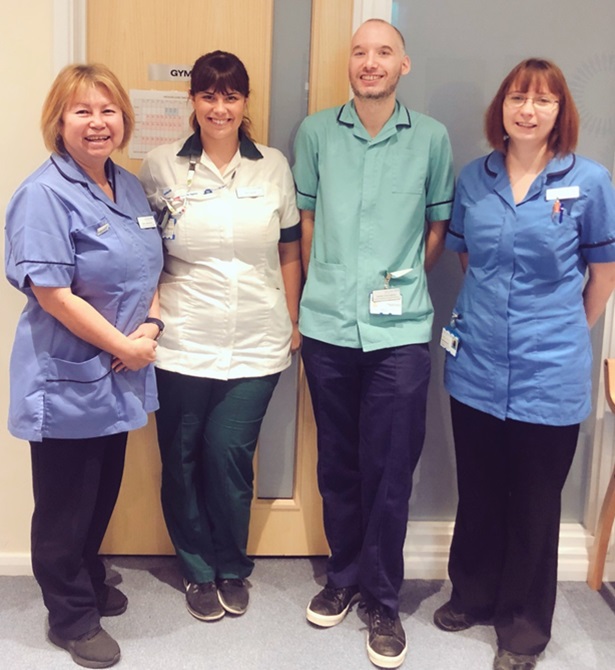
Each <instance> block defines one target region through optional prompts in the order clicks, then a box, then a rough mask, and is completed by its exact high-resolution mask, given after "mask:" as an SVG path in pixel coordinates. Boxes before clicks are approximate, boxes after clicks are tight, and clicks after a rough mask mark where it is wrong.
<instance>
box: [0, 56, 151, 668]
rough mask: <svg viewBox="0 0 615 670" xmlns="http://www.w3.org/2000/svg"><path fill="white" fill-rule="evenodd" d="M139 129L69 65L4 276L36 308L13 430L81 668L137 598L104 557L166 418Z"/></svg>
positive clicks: (64, 627)
mask: <svg viewBox="0 0 615 670" xmlns="http://www.w3.org/2000/svg"><path fill="white" fill-rule="evenodd" d="M133 126H134V115H133V111H132V107H131V105H130V100H129V99H128V96H127V94H126V92H125V91H124V89H123V88H122V86H121V85H120V83H119V81H118V80H117V78H116V77H115V76H114V75H113V73H111V72H110V71H109V70H108V69H107V68H106V67H105V66H103V65H71V66H69V67H67V68H65V69H64V70H62V72H60V74H59V75H58V77H57V78H56V80H55V82H54V83H53V85H52V87H51V90H50V92H49V94H48V96H47V99H46V101H45V105H44V107H43V115H42V129H43V136H44V139H45V144H46V146H47V148H48V149H50V150H51V151H52V152H53V153H52V155H51V157H50V158H49V160H47V161H46V162H45V163H43V165H42V166H41V167H40V168H39V169H38V170H36V172H34V173H33V174H32V175H30V177H28V178H27V179H26V180H25V182H24V183H23V184H22V185H21V186H20V187H19V188H18V189H17V191H16V193H15V195H14V196H13V198H12V200H11V202H10V203H9V206H8V208H7V214H6V275H7V278H8V280H9V281H10V282H11V284H12V285H13V286H14V287H15V288H17V289H18V290H20V291H21V292H22V293H23V294H24V295H25V296H26V298H27V302H26V306H25V308H24V310H23V312H22V314H21V317H20V319H19V323H18V326H17V334H16V337H15V342H14V345H13V351H12V355H11V367H10V383H11V393H10V396H11V400H10V408H9V430H10V431H11V433H12V434H13V435H15V436H16V437H19V438H22V439H24V440H28V441H29V442H30V448H31V456H32V478H33V487H34V514H33V516H32V535H31V537H32V568H33V571H34V576H35V577H36V580H37V581H38V583H39V585H40V587H41V591H42V593H43V599H44V601H45V605H46V607H47V609H48V610H49V639H50V640H51V641H52V642H53V643H54V644H56V645H58V646H59V647H62V648H65V649H67V650H68V651H69V652H70V654H71V656H72V658H73V660H74V661H75V662H76V663H78V664H79V665H83V666H85V667H90V668H106V667H109V666H111V665H114V664H115V663H117V661H118V660H119V658H120V648H119V646H118V644H117V643H116V641H115V640H113V638H111V637H110V636H109V635H108V634H107V633H106V631H105V630H104V629H102V628H101V626H100V618H101V616H115V615H119V614H122V613H123V612H124V611H125V610H126V607H127V598H126V596H125V595H124V594H123V593H122V592H121V591H119V589H116V588H115V587H114V586H111V585H109V584H106V583H105V576H106V575H105V566H104V564H103V562H102V560H101V559H100V557H99V556H98V550H99V547H100V544H101V542H102V539H103V536H104V534H105V531H106V529H107V524H108V522H109V518H110V516H111V513H112V511H113V507H114V505H115V501H116V499H117V495H118V492H119V487H120V483H121V479H122V472H123V468H124V453H125V449H126V438H127V434H128V431H130V430H132V429H134V428H139V427H141V426H143V425H145V423H146V422H147V414H148V412H152V411H154V410H155V409H156V408H157V407H158V402H157V399H156V381H155V377H154V369H153V367H152V362H153V361H154V359H155V357H156V346H157V345H156V341H155V340H156V337H157V336H158V334H159V331H160V326H161V325H162V324H161V322H160V320H159V319H158V316H159V312H158V304H157V300H156V286H157V282H158V277H159V275H160V271H161V268H162V244H161V241H160V235H159V233H158V230H157V229H156V223H155V218H154V216H153V213H152V211H151V209H150V207H149V205H148V203H147V199H146V197H145V194H144V193H143V189H142V188H141V186H140V184H139V182H138V180H137V179H136V177H134V176H133V175H131V174H130V173H128V172H126V171H125V170H123V169H122V168H120V167H118V166H117V165H115V164H114V163H113V162H112V161H111V159H110V158H109V156H110V155H111V152H112V151H114V150H115V149H118V148H121V147H123V146H125V145H126V144H127V142H128V140H129V139H130V135H131V131H132V128H133Z"/></svg>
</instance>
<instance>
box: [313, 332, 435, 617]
mask: <svg viewBox="0 0 615 670" xmlns="http://www.w3.org/2000/svg"><path fill="white" fill-rule="evenodd" d="M302 356H303V361H304V365H305V370H306V375H307V379H308V384H309V388H310V393H311V396H312V404H313V407H314V416H315V418H316V426H317V429H318V485H319V488H320V493H321V495H322V499H323V508H324V525H325V532H326V535H327V540H328V542H329V547H330V550H331V556H330V558H329V561H328V564H327V578H328V583H329V585H330V586H332V587H334V588H341V587H344V586H354V585H358V586H359V587H360V589H361V594H362V596H363V598H364V599H365V601H366V603H367V604H368V606H372V605H376V604H382V605H384V606H385V607H386V608H387V609H388V610H389V612H390V614H392V615H396V614H397V613H398V608H399V597H398V594H399V589H400V587H401V584H402V581H403V577H404V561H403V546H404V540H405V537H406V529H407V524H408V501H409V499H410V493H411V491H412V474H413V472H414V469H415V467H416V465H417V463H418V460H419V456H420V455H421V450H422V448H423V441H424V438H425V411H426V402H427V386H428V383H429V374H430V367H431V362H430V357H429V348H428V346H427V344H412V345H407V346H402V347H394V348H389V349H381V350H379V351H370V352H364V351H363V350H361V349H351V348H348V347H339V346H336V345H332V344H327V343H324V342H320V341H318V340H314V339H311V338H309V337H304V338H303V345H302Z"/></svg>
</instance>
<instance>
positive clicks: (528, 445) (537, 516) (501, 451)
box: [449, 398, 579, 654]
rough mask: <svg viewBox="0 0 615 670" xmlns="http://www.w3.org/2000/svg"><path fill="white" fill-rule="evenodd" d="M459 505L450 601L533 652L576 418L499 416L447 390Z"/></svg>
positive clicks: (548, 616) (546, 610)
mask: <svg viewBox="0 0 615 670" xmlns="http://www.w3.org/2000/svg"><path fill="white" fill-rule="evenodd" d="M451 414H452V418H453V433H454V437H455V452H456V458H457V482H458V489H459V505H458V508H457V518H456V521H455V531H454V534H453V542H452V545H451V553H450V559H449V575H450V578H451V581H452V583H453V595H452V604H453V607H454V608H455V609H456V610H458V611H461V612H468V613H470V614H474V615H476V616H480V617H485V618H489V617H493V620H494V625H495V630H496V633H497V636H498V645H499V647H501V648H503V649H506V650H508V651H512V652H514V653H517V654H539V653H540V652H541V651H543V649H544V648H545V647H546V646H547V643H548V642H549V639H550V637H551V622H552V620H553V610H554V608H555V595H556V589H557V552H558V544H559V527H560V516H561V492H562V488H563V487H564V483H565V481H566V477H567V475H568V472H569V470H570V466H571V464H572V459H573V457H574V452H575V449H576V444H577V438H578V434H579V425H578V424H574V425H570V426H547V425H541V424H532V423H525V422H523V421H515V420H513V419H506V420H500V419H497V418H496V417H494V416H492V415H491V414H486V413H484V412H480V411H479V410H476V409H474V408H472V407H468V406H467V405H464V404H463V403H460V402H459V401H457V400H455V399H454V398H451Z"/></svg>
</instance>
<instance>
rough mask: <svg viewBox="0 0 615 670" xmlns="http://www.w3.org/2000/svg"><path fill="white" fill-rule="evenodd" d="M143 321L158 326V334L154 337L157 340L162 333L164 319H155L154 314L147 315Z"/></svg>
mask: <svg viewBox="0 0 615 670" xmlns="http://www.w3.org/2000/svg"><path fill="white" fill-rule="evenodd" d="M143 323H154V324H156V325H157V326H158V335H157V336H156V337H155V338H154V339H156V340H157V339H158V338H159V337H160V336H161V335H162V331H163V330H164V321H162V320H161V319H157V318H156V317H154V316H148V317H147V319H145V321H144V322H143Z"/></svg>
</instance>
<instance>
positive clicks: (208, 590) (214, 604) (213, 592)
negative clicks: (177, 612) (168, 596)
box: [184, 579, 224, 621]
mask: <svg viewBox="0 0 615 670" xmlns="http://www.w3.org/2000/svg"><path fill="white" fill-rule="evenodd" d="M184 587H185V588H186V607H187V609H188V611H189V612H190V614H192V616H193V617H195V618H196V619H199V620H200V621H217V620H218V619H221V618H222V617H223V616H224V609H223V608H222V605H221V604H220V600H219V599H218V589H217V588H216V584H215V583H214V582H203V583H202V584H197V583H196V582H189V581H188V580H186V579H184Z"/></svg>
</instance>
